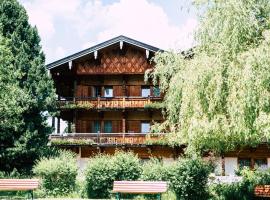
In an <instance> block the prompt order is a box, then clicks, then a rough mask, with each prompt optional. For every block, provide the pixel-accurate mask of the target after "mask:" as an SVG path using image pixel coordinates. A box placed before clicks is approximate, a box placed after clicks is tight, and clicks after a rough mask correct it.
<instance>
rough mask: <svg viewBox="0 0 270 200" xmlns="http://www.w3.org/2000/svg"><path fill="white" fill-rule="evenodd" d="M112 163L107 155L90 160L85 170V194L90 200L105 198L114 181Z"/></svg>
mask: <svg viewBox="0 0 270 200" xmlns="http://www.w3.org/2000/svg"><path fill="white" fill-rule="evenodd" d="M114 173H115V172H114V170H113V162H112V160H111V158H110V157H109V156H108V155H98V156H96V157H94V158H91V159H90V160H89V162H88V165H87V168H86V174H85V176H86V185H85V186H86V192H87V196H88V197H89V198H90V197H91V198H107V197H108V196H109V195H110V191H111V189H112V183H113V181H114V177H115V174H114Z"/></svg>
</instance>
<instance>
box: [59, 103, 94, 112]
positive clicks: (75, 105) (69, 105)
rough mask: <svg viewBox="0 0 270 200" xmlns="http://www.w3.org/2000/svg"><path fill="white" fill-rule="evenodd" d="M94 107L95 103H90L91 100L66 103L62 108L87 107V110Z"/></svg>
mask: <svg viewBox="0 0 270 200" xmlns="http://www.w3.org/2000/svg"><path fill="white" fill-rule="evenodd" d="M93 107H94V105H93V104H91V103H89V102H84V103H66V104H64V105H61V108H63V109H71V110H74V109H86V110H90V109H92V108H93Z"/></svg>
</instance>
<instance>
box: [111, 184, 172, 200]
mask: <svg viewBox="0 0 270 200" xmlns="http://www.w3.org/2000/svg"><path fill="white" fill-rule="evenodd" d="M167 189H168V188H167V183H166V182H164V181H114V183H113V190H112V192H113V193H115V194H116V199H118V200H119V199H120V197H121V196H120V195H121V194H122V193H123V194H156V195H157V199H161V193H164V192H166V191H167Z"/></svg>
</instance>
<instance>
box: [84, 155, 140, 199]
mask: <svg viewBox="0 0 270 200" xmlns="http://www.w3.org/2000/svg"><path fill="white" fill-rule="evenodd" d="M140 174H141V167H140V163H139V159H138V157H137V156H135V155H134V154H133V153H131V152H129V153H124V152H121V151H120V152H116V154H115V155H114V156H108V155H98V156H96V157H94V158H91V159H90V160H89V162H88V166H87V169H86V191H87V196H88V198H108V197H109V196H110V191H111V190H112V187H113V181H114V180H136V179H138V178H139V177H140Z"/></svg>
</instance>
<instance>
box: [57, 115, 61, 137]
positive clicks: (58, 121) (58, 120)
mask: <svg viewBox="0 0 270 200" xmlns="http://www.w3.org/2000/svg"><path fill="white" fill-rule="evenodd" d="M57 133H58V134H59V133H60V117H57Z"/></svg>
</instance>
